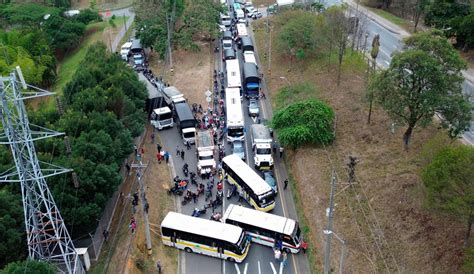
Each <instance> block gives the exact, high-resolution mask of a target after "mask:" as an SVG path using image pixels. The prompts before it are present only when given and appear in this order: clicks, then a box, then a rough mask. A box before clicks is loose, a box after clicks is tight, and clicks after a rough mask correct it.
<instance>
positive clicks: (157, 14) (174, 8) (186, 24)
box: [135, 0, 222, 58]
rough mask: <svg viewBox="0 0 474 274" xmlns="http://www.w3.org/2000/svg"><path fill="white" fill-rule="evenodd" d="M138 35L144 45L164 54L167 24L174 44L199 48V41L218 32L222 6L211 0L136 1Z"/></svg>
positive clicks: (188, 48) (194, 48)
mask: <svg viewBox="0 0 474 274" xmlns="http://www.w3.org/2000/svg"><path fill="white" fill-rule="evenodd" d="M135 8H136V10H135V11H136V14H137V21H136V24H137V27H136V29H137V37H139V38H140V39H141V41H142V44H143V46H145V47H152V48H153V49H154V50H155V51H156V52H158V53H159V54H160V56H161V57H162V58H164V56H165V53H166V49H167V39H168V26H169V29H170V33H169V35H170V39H171V41H172V43H171V44H172V46H173V47H175V48H182V49H186V50H199V46H198V44H197V43H196V42H197V41H201V40H205V41H209V40H212V39H215V38H216V37H217V36H218V29H217V24H218V23H219V13H220V12H221V11H222V7H221V6H220V5H219V4H218V3H217V2H215V1H212V0H195V1H183V0H159V1H147V0H139V1H137V2H136V7H135Z"/></svg>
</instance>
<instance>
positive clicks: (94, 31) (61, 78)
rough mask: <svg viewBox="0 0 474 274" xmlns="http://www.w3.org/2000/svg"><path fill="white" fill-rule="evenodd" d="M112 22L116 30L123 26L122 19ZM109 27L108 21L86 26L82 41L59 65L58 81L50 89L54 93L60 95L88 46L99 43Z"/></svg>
mask: <svg viewBox="0 0 474 274" xmlns="http://www.w3.org/2000/svg"><path fill="white" fill-rule="evenodd" d="M114 22H115V25H116V28H120V27H121V26H122V25H123V19H122V17H117V18H116V19H115V20H114ZM109 26H110V24H109V22H108V21H105V22H98V23H93V24H90V25H88V26H87V29H86V33H87V35H86V37H84V39H83V40H82V42H81V44H80V45H79V46H78V47H77V48H76V49H75V50H74V51H72V52H71V53H70V54H68V55H67V56H66V57H64V59H63V60H62V61H61V62H60V63H59V66H58V68H59V71H58V80H57V81H56V83H55V84H54V86H53V88H52V90H53V91H54V92H56V93H58V94H62V91H63V88H64V87H65V86H66V84H67V83H68V82H69V81H71V79H72V76H73V75H74V73H75V72H76V71H77V69H78V68H79V65H80V63H81V61H82V60H83V59H84V57H85V56H86V53H87V50H88V48H89V46H90V45H92V44H94V43H95V42H97V41H101V40H102V33H103V31H104V30H105V29H106V28H107V27H109ZM103 42H105V41H103Z"/></svg>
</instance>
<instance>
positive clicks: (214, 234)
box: [161, 211, 243, 244]
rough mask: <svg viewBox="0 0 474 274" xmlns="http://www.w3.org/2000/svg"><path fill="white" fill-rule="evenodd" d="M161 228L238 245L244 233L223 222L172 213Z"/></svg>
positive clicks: (238, 228) (240, 229)
mask: <svg viewBox="0 0 474 274" xmlns="http://www.w3.org/2000/svg"><path fill="white" fill-rule="evenodd" d="M161 227H167V228H170V229H175V230H179V231H183V232H188V233H193V234H198V235H202V236H204V237H210V238H215V239H218V240H222V241H226V242H229V243H233V244H236V243H237V242H238V241H239V240H240V237H241V235H242V233H243V230H242V228H240V227H238V226H234V225H229V224H225V223H221V222H216V221H211V220H206V219H202V218H196V217H192V216H188V215H184V214H181V213H177V212H173V211H170V212H168V214H167V215H166V217H165V218H164V219H163V221H162V222H161Z"/></svg>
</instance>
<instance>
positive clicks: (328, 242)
mask: <svg viewBox="0 0 474 274" xmlns="http://www.w3.org/2000/svg"><path fill="white" fill-rule="evenodd" d="M336 183H337V179H336V171H335V170H333V171H332V177H331V193H330V194H329V208H327V209H326V216H327V217H328V226H327V228H326V231H332V222H333V215H334V193H335V192H336ZM331 240H332V233H327V234H326V250H325V252H324V272H323V273H324V274H329V272H330V271H331V262H330V261H331Z"/></svg>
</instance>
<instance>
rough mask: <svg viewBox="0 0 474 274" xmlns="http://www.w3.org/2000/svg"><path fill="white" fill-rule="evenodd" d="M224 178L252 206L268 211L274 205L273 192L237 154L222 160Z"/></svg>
mask: <svg viewBox="0 0 474 274" xmlns="http://www.w3.org/2000/svg"><path fill="white" fill-rule="evenodd" d="M222 169H224V172H225V175H226V179H227V180H228V182H229V183H230V184H233V185H235V186H236V187H237V192H238V194H239V195H240V196H241V197H242V198H243V199H245V200H246V201H247V202H248V203H249V204H250V205H251V206H252V207H253V208H255V209H256V210H260V211H270V210H272V209H273V208H274V207H275V192H274V191H273V189H272V188H271V187H270V186H269V185H268V184H267V183H266V182H265V181H264V180H263V179H262V177H260V176H259V175H258V174H257V173H256V172H255V171H254V170H253V169H252V168H250V167H249V166H248V165H247V164H246V163H245V162H244V161H242V160H241V159H240V157H239V156H237V155H235V154H232V155H229V156H226V157H224V159H223V160H222Z"/></svg>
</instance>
